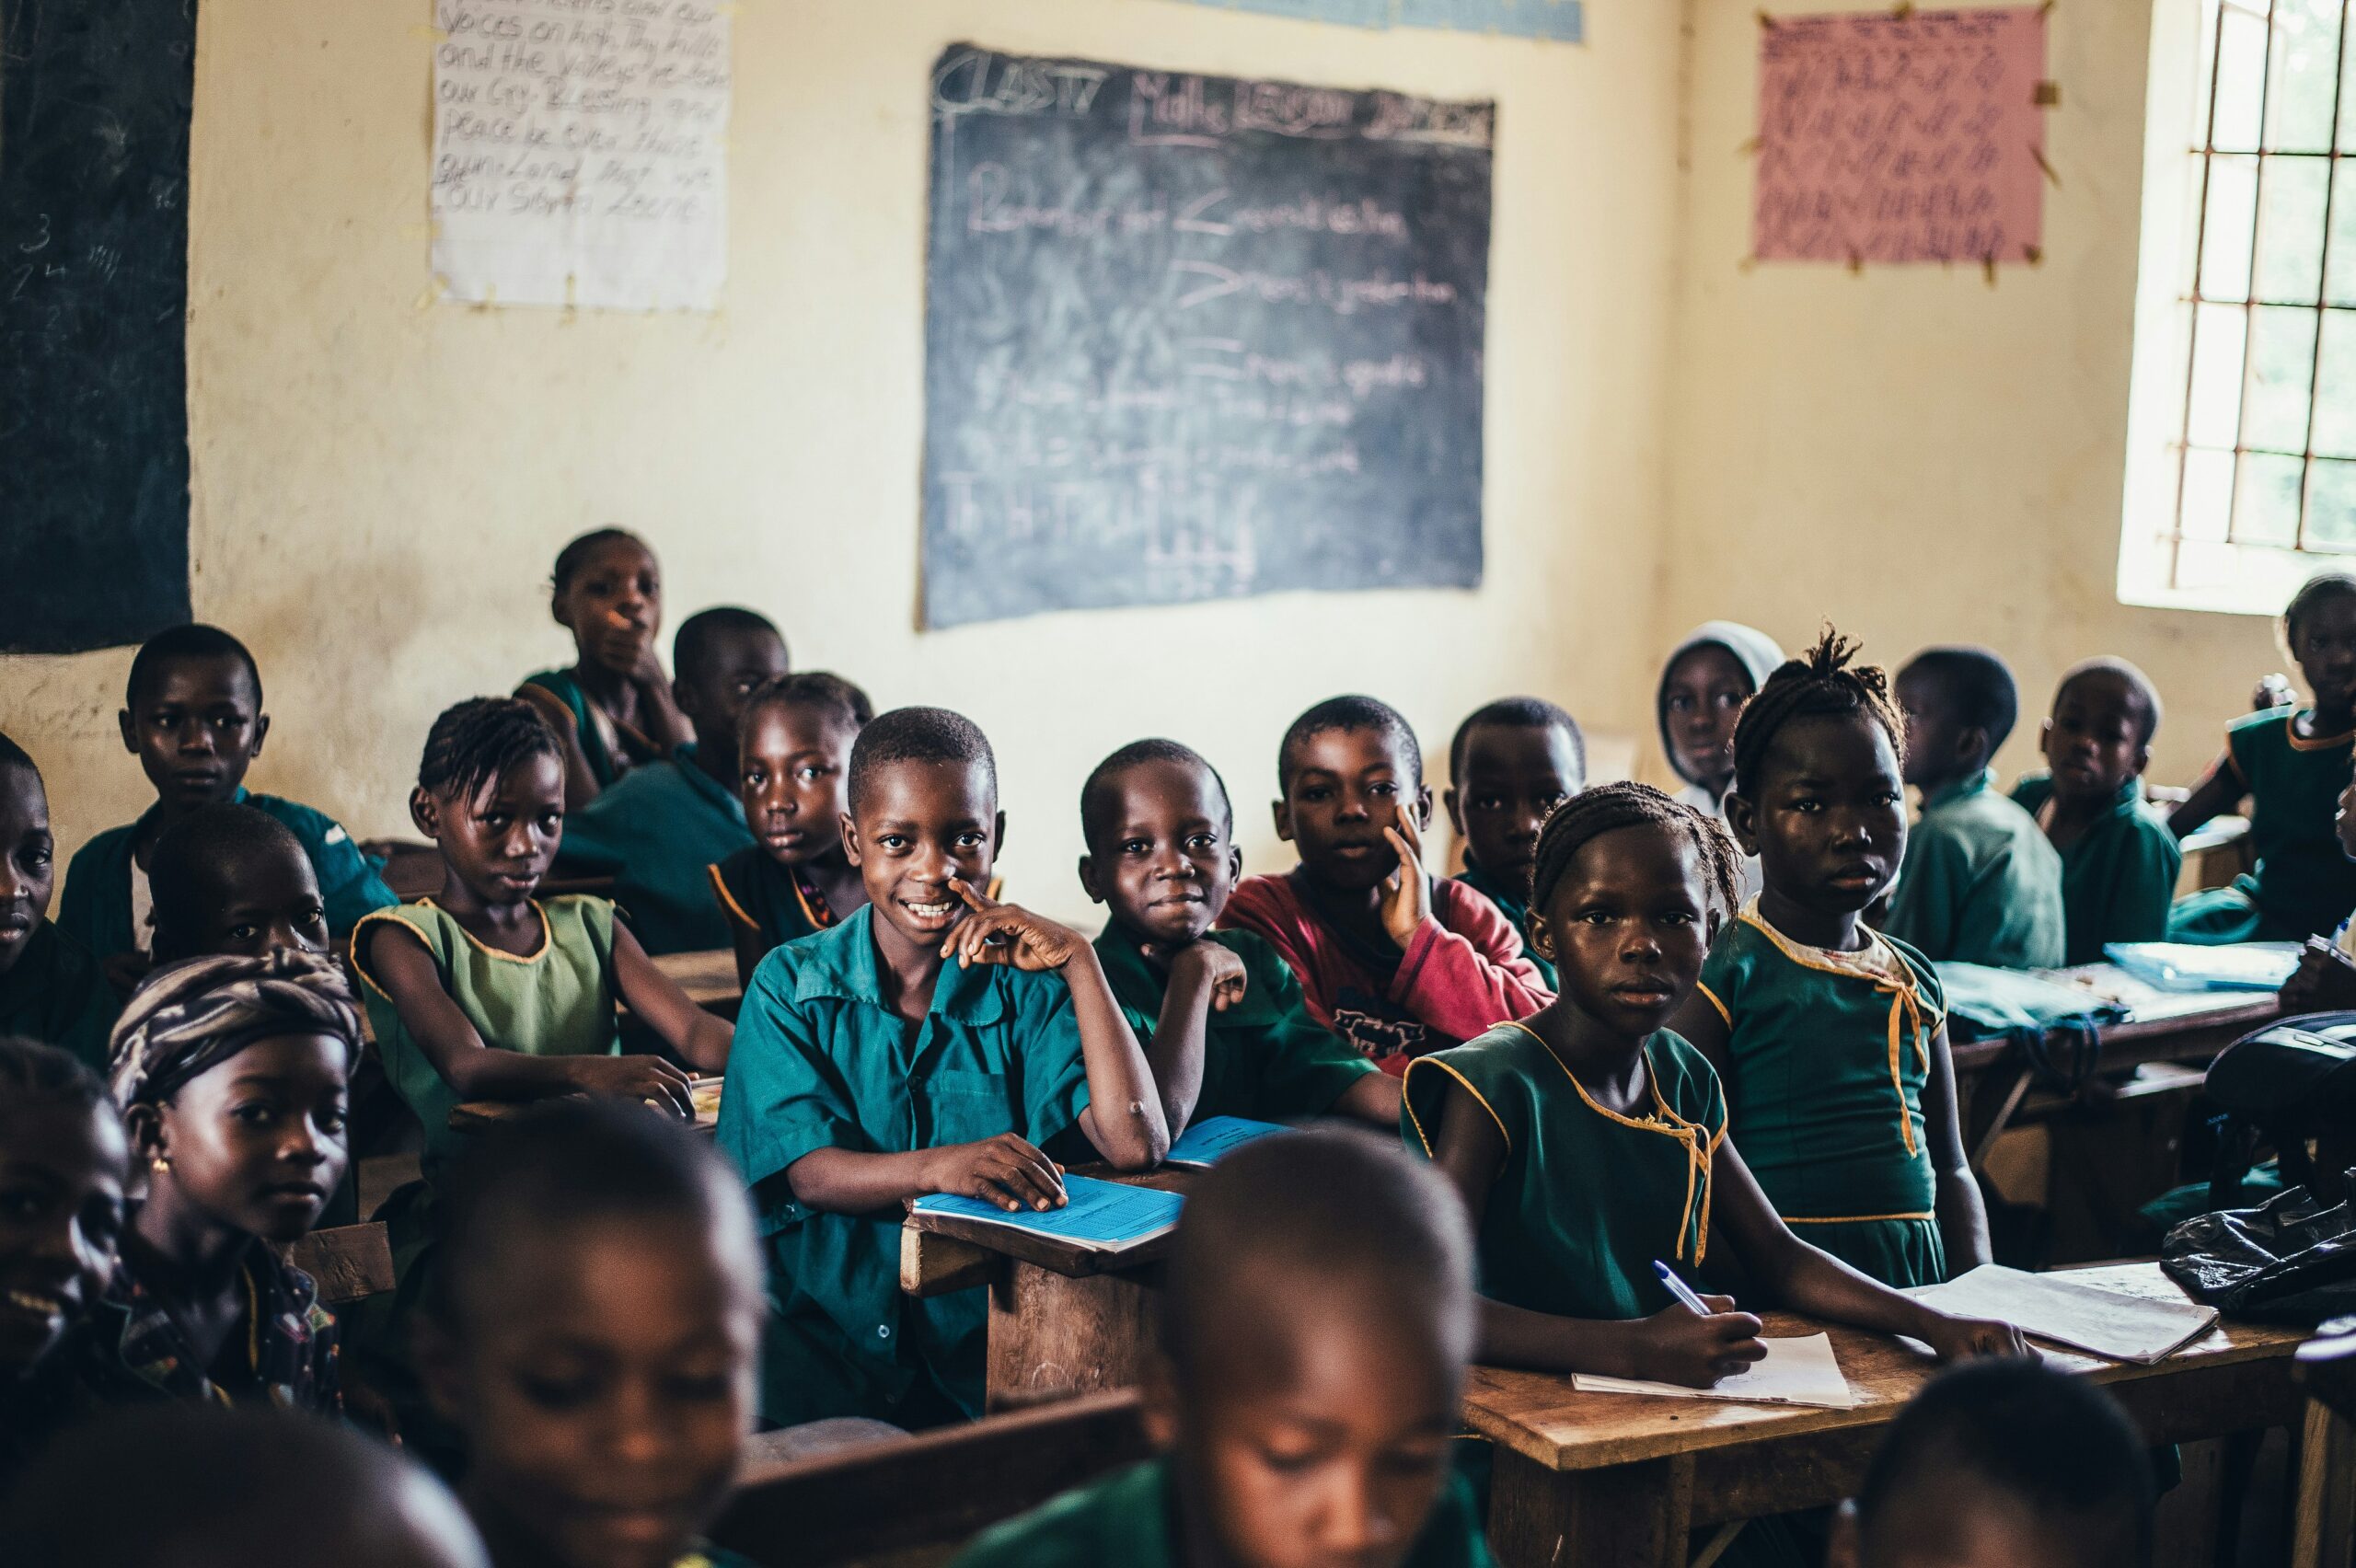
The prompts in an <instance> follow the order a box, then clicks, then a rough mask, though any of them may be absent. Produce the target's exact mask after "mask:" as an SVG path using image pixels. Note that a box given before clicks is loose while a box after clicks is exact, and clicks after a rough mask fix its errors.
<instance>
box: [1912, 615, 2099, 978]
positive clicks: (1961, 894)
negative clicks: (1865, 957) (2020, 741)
mask: <svg viewBox="0 0 2356 1568" xmlns="http://www.w3.org/2000/svg"><path fill="white" fill-rule="evenodd" d="M1898 705H1899V707H1900V709H1902V710H1903V711H1904V713H1905V716H1906V745H1905V750H1904V753H1903V755H1902V756H1901V759H1900V760H1901V762H1902V763H1903V766H1904V769H1905V778H1906V782H1907V783H1909V784H1911V785H1912V786H1914V788H1915V789H1917V790H1921V791H1922V795H1923V814H1922V816H1921V818H1920V820H1918V821H1917V822H1916V823H1915V824H1914V827H1913V830H1912V832H1911V833H1910V834H1909V835H1908V836H1907V840H1906V861H1905V864H1904V865H1903V866H1901V867H1900V869H1899V872H1898V886H1897V888H1896V889H1895V890H1894V891H1893V892H1892V893H1891V894H1890V896H1889V917H1888V931H1889V934H1890V935H1891V936H1893V937H1896V938H1897V939H1899V940H1900V941H1903V942H1909V943H1911V944H1912V945H1913V946H1914V947H1915V948H1916V949H1917V950H1919V951H1921V952H1922V954H1923V957H1925V958H1927V959H1929V960H1930V961H1931V962H1932V963H1950V962H1952V963H1979V964H1985V965H1987V966H1988V967H1990V968H1992V969H2054V968H2058V967H2060V965H2061V954H2062V952H2063V951H2064V948H2065V937H2064V932H2065V922H2064V920H2063V917H2062V912H2061V856H2060V855H2059V854H2057V853H2056V852H2055V851H2054V848H2053V846H2052V844H2051V842H2050V841H2049V840H2048V839H2047V838H2046V836H2045V835H2044V834H2042V833H2039V832H2038V829H2037V819H2036V818H2035V817H2032V816H2030V815H2029V814H2028V813H2027V812H2025V811H2023V810H2021V808H2020V807H2018V806H2016V805H2015V804H2013V802H2012V801H2008V800H2006V799H2004V796H2002V795H2000V794H1998V793H1996V790H1995V788H1994V785H1995V773H1994V770H1993V769H1992V768H1991V767H1989V763H1990V762H1991V761H1992V759H1993V758H1994V757H1995V755H1996V752H1997V750H1998V748H1999V747H2001V746H2003V745H2004V738H2005V737H2006V736H2008V735H2010V734H2011V733H2012V732H2013V721H2015V719H2016V718H2017V717H2018V716H2019V714H2020V693H2019V690H2018V688H2017V687H2015V686H2014V684H2013V673H2012V672H2011V671H2010V670H2008V669H2006V668H2005V667H2004V661H2003V660H2001V659H1999V658H1997V657H1996V656H1995V655H1994V654H1993V653H1991V652H1988V651H1986V650H1984V649H1979V648H1933V649H1928V650H1926V651H1923V652H1921V653H1917V654H1916V655H1915V656H1914V657H1913V659H1912V660H1911V662H1910V663H1908V664H1907V666H1906V667H1905V668H1904V669H1902V670H1900V671H1899V672H1898Z"/></svg>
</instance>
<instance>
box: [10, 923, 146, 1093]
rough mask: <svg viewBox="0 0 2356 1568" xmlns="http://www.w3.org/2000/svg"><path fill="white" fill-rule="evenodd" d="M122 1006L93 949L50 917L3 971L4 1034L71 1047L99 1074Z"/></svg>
mask: <svg viewBox="0 0 2356 1568" xmlns="http://www.w3.org/2000/svg"><path fill="white" fill-rule="evenodd" d="M121 1011H122V1001H121V998H120V997H117V996H116V995H115V992H114V987H113V986H110V985H108V984H107V977H106V973H105V971H103V970H101V969H100V968H99V967H98V960H97V959H96V958H94V957H92V956H91V955H90V950H89V949H88V948H86V947H84V946H83V945H82V944H81V943H80V942H77V941H75V940H74V939H73V938H72V937H69V936H67V935H66V934H65V933H64V932H63V931H61V930H59V929H58V928H56V927H55V926H54V925H52V923H50V922H49V921H47V920H42V921H40V922H38V923H37V924H36V925H35V926H34V927H33V929H32V935H30V936H29V937H27V938H26V939H25V951H23V952H21V953H19V954H18V955H17V962H16V964H15V966H14V967H13V968H11V969H9V970H8V971H7V972H6V974H0V1034H13V1035H16V1036H17V1037H18V1038H20V1039H24V1040H37V1041H39V1042H40V1043H42V1044H44V1045H54V1046H57V1047H58V1048H59V1049H60V1050H64V1051H70V1052H72V1053H73V1054H74V1055H75V1057H77V1058H79V1059H80V1060H81V1061H82V1062H83V1063H84V1064H85V1065H87V1066H89V1067H90V1068H91V1070H92V1071H94V1072H96V1073H97V1074H98V1076H99V1077H100V1078H104V1077H105V1076H106V1071H107V1037H108V1036H109V1035H110V1033H111V1032H113V1030H114V1020H115V1015H116V1014H118V1013H120V1012H121Z"/></svg>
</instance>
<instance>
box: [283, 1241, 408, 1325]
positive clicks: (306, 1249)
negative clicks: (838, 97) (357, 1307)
mask: <svg viewBox="0 0 2356 1568" xmlns="http://www.w3.org/2000/svg"><path fill="white" fill-rule="evenodd" d="M285 1256H286V1261H287V1262H290V1263H292V1264H294V1265H295V1267H296V1268H298V1269H301V1270H302V1271H303V1272H304V1273H305V1274H309V1275H310V1276H311V1279H312V1282H313V1283H314V1284H316V1285H317V1286H318V1287H319V1305H320V1306H322V1307H325V1308H327V1309H329V1310H330V1311H332V1310H333V1309H336V1308H338V1307H344V1306H349V1305H350V1304H351V1303H352V1302H354V1301H357V1300H359V1299H361V1298H362V1297H367V1296H375V1295H377V1294H379V1293H381V1292H383V1291H387V1290H390V1289H392V1288H393V1245H392V1239H391V1237H390V1236H389V1234H388V1233H387V1231H386V1229H385V1228H384V1227H383V1226H382V1225H379V1224H376V1223H375V1222H373V1221H372V1222H371V1223H369V1224H366V1225H339V1226H336V1227H334V1228H330V1229H327V1230H314V1231H312V1232H311V1233H310V1234H309V1235H308V1236H306V1237H304V1238H302V1239H300V1240H296V1241H290V1242H288V1243H287V1245H286V1253H285Z"/></svg>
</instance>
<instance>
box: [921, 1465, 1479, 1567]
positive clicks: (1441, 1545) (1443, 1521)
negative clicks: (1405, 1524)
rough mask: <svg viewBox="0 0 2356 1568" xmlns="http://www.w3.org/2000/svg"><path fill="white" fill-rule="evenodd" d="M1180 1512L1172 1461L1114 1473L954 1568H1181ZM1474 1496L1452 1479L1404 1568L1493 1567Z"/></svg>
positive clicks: (1011, 1526) (974, 1550)
mask: <svg viewBox="0 0 2356 1568" xmlns="http://www.w3.org/2000/svg"><path fill="white" fill-rule="evenodd" d="M1180 1561H1181V1554H1180V1551H1179V1546H1178V1507H1177V1499H1176V1497H1175V1495H1174V1493H1173V1491H1172V1476H1171V1464H1170V1461H1169V1460H1168V1459H1167V1458H1159V1459H1148V1460H1146V1461H1144V1462H1143V1463H1142V1464H1136V1465H1131V1466H1129V1467H1128V1468H1127V1469H1126V1470H1115V1471H1114V1472H1113V1473H1112V1474H1111V1475H1108V1476H1106V1477H1105V1478H1104V1479H1103V1480H1102V1481H1098V1482H1091V1483H1090V1484H1089V1485H1087V1486H1083V1487H1080V1488H1079V1489H1077V1490H1075V1491H1071V1492H1067V1493H1064V1494H1063V1495H1062V1496H1061V1497H1058V1498H1057V1499H1055V1500H1054V1501H1053V1502H1051V1503H1048V1504H1045V1505H1043V1506H1041V1507H1037V1508H1034V1509H1033V1510H1031V1512H1029V1513H1027V1514H1024V1515H1022V1516H1018V1517H1016V1518H1012V1519H1009V1520H1007V1521H1006V1522H1005V1523H1004V1524H1000V1525H996V1526H993V1527H991V1528H989V1529H987V1530H986V1531H984V1532H983V1533H982V1535H981V1536H980V1537H979V1538H978V1539H976V1540H975V1542H974V1544H973V1545H971V1546H969V1547H967V1548H966V1549H965V1550H964V1551H963V1552H961V1553H960V1554H959V1555H958V1556H957V1557H956V1558H955V1559H954V1560H953V1564H952V1568H1110V1565H1117V1568H1177V1565H1178V1563H1179V1562H1180ZM1494 1561H1495V1560H1494V1559H1492V1558H1491V1557H1490V1555H1489V1548H1488V1543H1487V1541H1486V1540H1484V1539H1483V1537H1482V1534H1481V1522H1480V1520H1479V1518H1478V1517H1477V1516H1475V1514H1474V1512H1473V1508H1472V1491H1471V1489H1470V1488H1469V1487H1467V1486H1466V1485H1465V1484H1464V1478H1463V1477H1461V1476H1460V1475H1454V1474H1451V1475H1450V1476H1449V1478H1448V1482H1447V1484H1446V1485H1445V1486H1444V1487H1442V1488H1441V1490H1440V1494H1439V1498H1438V1501H1437V1502H1436V1503H1434V1504H1433V1505H1432V1512H1431V1517H1430V1518H1428V1519H1426V1521H1425V1522H1424V1528H1423V1531H1422V1533H1421V1534H1419V1535H1417V1536H1416V1537H1415V1545H1414V1546H1413V1547H1411V1548H1410V1549H1409V1550H1408V1552H1407V1556H1406V1558H1405V1560H1404V1568H1490V1565H1491V1564H1492V1562H1494Z"/></svg>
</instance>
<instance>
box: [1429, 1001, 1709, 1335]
mask: <svg viewBox="0 0 2356 1568" xmlns="http://www.w3.org/2000/svg"><path fill="white" fill-rule="evenodd" d="M1644 1052H1645V1078H1646V1090H1647V1092H1648V1093H1649V1095H1650V1098H1651V1101H1652V1110H1651V1111H1650V1112H1649V1113H1647V1114H1646V1115H1644V1116H1642V1117H1634V1116H1623V1115H1621V1114H1619V1113H1617V1112H1614V1111H1608V1110H1606V1109H1604V1108H1603V1107H1602V1106H1601V1105H1599V1104H1598V1103H1596V1101H1595V1100H1594V1099H1593V1098H1592V1097H1591V1096H1589V1095H1588V1091H1587V1090H1586V1088H1585V1087H1584V1086H1583V1085H1581V1084H1580V1082H1579V1081H1578V1079H1577V1078H1574V1077H1572V1076H1571V1070H1570V1069H1569V1068H1568V1067H1566V1066H1564V1065H1563V1062H1562V1059H1561V1058H1560V1057H1558V1056H1556V1055H1554V1053H1553V1051H1552V1050H1550V1049H1548V1048H1547V1045H1546V1043H1545V1042H1544V1041H1542V1040H1541V1039H1540V1038H1539V1037H1538V1036H1537V1035H1536V1034H1534V1033H1532V1032H1530V1030H1529V1029H1527V1028H1525V1027H1524V1026H1522V1025H1521V1024H1519V1023H1501V1024H1499V1025H1497V1026H1496V1028H1494V1029H1492V1030H1490V1031H1489V1032H1487V1033H1486V1034H1484V1035H1482V1036H1480V1037H1479V1038H1478V1039H1474V1040H1468V1041H1466V1042H1465V1043H1463V1044H1461V1045H1458V1046H1454V1047H1452V1048H1450V1049H1449V1050H1446V1051H1437V1052H1434V1053H1433V1054H1432V1055H1428V1056H1419V1057H1417V1058H1416V1059H1415V1060H1414V1061H1412V1062H1410V1063H1408V1064H1407V1076H1406V1082H1405V1085H1404V1090H1405V1093H1406V1101H1407V1103H1406V1109H1405V1111H1404V1113H1403V1126H1402V1129H1401V1130H1402V1132H1403V1136H1405V1138H1406V1141H1407V1147H1410V1148H1415V1149H1421V1150H1422V1151H1423V1152H1424V1153H1425V1154H1426V1156H1428V1155H1430V1154H1431V1153H1432V1151H1433V1147H1434V1146H1433V1142H1432V1140H1433V1139H1434V1138H1435V1137H1436V1136H1438V1132H1439V1113H1440V1106H1441V1104H1442V1102H1443V1101H1445V1100H1446V1099H1447V1096H1448V1091H1449V1087H1450V1086H1451V1085H1453V1086H1454V1087H1455V1088H1458V1089H1461V1090H1463V1091H1464V1092H1465V1093H1466V1094H1467V1095H1469V1096H1471V1097H1472V1100H1473V1101H1475V1102H1476V1103H1478V1104H1479V1105H1480V1106H1481V1108H1482V1109H1484V1110H1485V1111H1486V1112H1487V1113H1489V1115H1490V1116H1491V1117H1493V1118H1494V1119H1495V1120H1496V1124H1497V1131H1498V1132H1499V1133H1500V1134H1501V1135H1502V1136H1504V1138H1505V1142H1506V1158H1505V1163H1504V1164H1503V1165H1501V1166H1500V1167H1498V1170H1497V1177H1496V1184H1495V1185H1494V1186H1493V1187H1492V1188H1491V1189H1490V1193H1489V1201H1488V1203H1487V1205H1484V1208H1483V1211H1482V1215H1481V1234H1480V1236H1479V1238H1478V1249H1479V1250H1478V1262H1479V1270H1480V1276H1481V1277H1480V1286H1481V1294H1482V1295H1484V1296H1485V1297H1489V1298H1490V1299H1491V1300H1494V1301H1502V1302H1504V1303H1505V1304H1506V1305H1507V1306H1509V1307H1520V1308H1525V1309H1528V1310H1530V1311H1532V1312H1547V1313H1552V1314H1553V1315H1554V1316H1555V1317H1560V1318H1588V1319H1595V1320H1625V1319H1630V1318H1646V1317H1650V1316H1651V1315H1652V1314H1653V1313H1655V1312H1657V1311H1660V1310H1661V1309H1663V1308H1666V1307H1668V1306H1669V1305H1670V1304H1671V1297H1670V1296H1669V1291H1668V1290H1667V1289H1666V1288H1665V1287H1664V1286H1662V1285H1661V1283H1660V1276H1659V1275H1657V1274H1655V1273H1654V1272H1653V1263H1654V1262H1655V1261H1656V1260H1657V1261H1660V1262H1679V1263H1683V1264H1686V1265H1688V1266H1689V1267H1692V1266H1696V1265H1699V1264H1700V1263H1701V1262H1702V1261H1703V1257H1704V1255H1705V1254H1706V1252H1707V1251H1708V1248H1709V1244H1710V1195H1711V1186H1710V1169H1711V1161H1712V1159H1714V1158H1715V1155H1716V1154H1717V1148H1718V1144H1719V1142H1720V1140H1722V1139H1723V1138H1724V1137H1725V1136H1726V1131H1727V1107H1726V1099H1725V1097H1724V1096H1723V1095H1722V1094H1721V1093H1720V1092H1719V1090H1718V1076H1717V1074H1716V1073H1715V1072H1714V1071H1712V1070H1711V1067H1710V1064H1709V1062H1708V1061H1707V1060H1706V1059H1705V1058H1704V1057H1703V1055H1702V1054H1701V1053H1700V1052H1699V1051H1696V1050H1695V1049H1693V1047H1692V1045H1690V1044H1688V1043H1686V1042H1685V1040H1684V1038H1683V1037H1682V1036H1681V1035H1678V1034H1675V1033H1672V1032H1669V1030H1665V1029H1664V1030H1662V1031H1660V1032H1658V1033H1657V1034H1655V1035H1653V1036H1652V1038H1651V1039H1649V1040H1647V1041H1646V1042H1645V1045H1644ZM1460 1109H1461V1108H1460Z"/></svg>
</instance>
